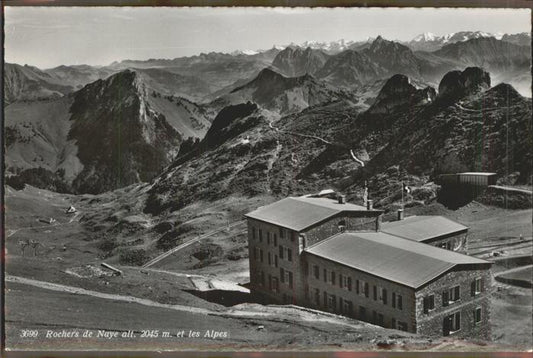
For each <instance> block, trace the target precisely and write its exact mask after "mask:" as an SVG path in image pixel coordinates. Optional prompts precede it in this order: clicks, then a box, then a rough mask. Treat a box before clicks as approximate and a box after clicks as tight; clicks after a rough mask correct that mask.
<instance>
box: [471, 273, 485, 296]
mask: <svg viewBox="0 0 533 358" xmlns="http://www.w3.org/2000/svg"><path fill="white" fill-rule="evenodd" d="M470 287H471V293H472V296H477V295H479V294H480V293H481V292H482V291H483V280H482V279H481V277H478V278H476V279H475V280H474V281H472V284H471V286H470Z"/></svg>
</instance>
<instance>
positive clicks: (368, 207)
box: [366, 200, 374, 210]
mask: <svg viewBox="0 0 533 358" xmlns="http://www.w3.org/2000/svg"><path fill="white" fill-rule="evenodd" d="M366 210H374V201H373V200H367V201H366Z"/></svg>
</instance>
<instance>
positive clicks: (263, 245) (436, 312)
mask: <svg viewBox="0 0 533 358" xmlns="http://www.w3.org/2000/svg"><path fill="white" fill-rule="evenodd" d="M381 214H382V212H381V211H379V210H374V209H367V208H364V207H362V206H358V205H353V204H348V203H345V202H344V200H343V199H339V200H332V199H328V198H313V197H299V198H286V199H283V200H281V201H278V202H276V203H273V204H271V205H267V206H265V207H262V208H259V209H257V210H255V211H254V212H251V213H249V214H247V215H246V216H247V219H248V239H249V245H248V247H249V254H250V288H251V292H252V294H253V295H254V296H256V297H257V298H259V299H261V300H263V301H264V302H271V303H285V304H286V303H291V304H297V305H300V306H306V307H312V308H316V309H320V310H324V311H328V312H332V313H336V314H342V315H345V316H349V317H352V318H355V319H358V320H362V321H366V322H370V323H373V324H376V325H380V326H383V327H387V328H394V329H399V330H404V331H408V332H413V333H420V334H426V335H432V336H442V335H454V336H457V337H461V338H468V337H475V338H479V339H489V338H490V329H489V324H488V322H489V317H490V312H489V303H488V288H489V287H490V282H491V281H490V270H489V269H490V263H489V262H487V261H484V260H480V259H476V258H473V257H470V256H466V255H463V254H460V253H457V252H453V251H452V250H443V249H442V248H440V247H438V245H437V246H433V245H432V244H430V245H428V244H427V243H424V242H423V241H424V240H421V239H420V237H426V236H427V233H425V234H424V235H420V237H414V238H413V239H408V238H405V237H401V236H396V235H393V234H391V233H389V232H385V231H383V230H382V226H383V227H384V228H385V229H387V226H388V225H387V224H386V223H383V224H382V223H381ZM418 222H419V226H420V227H422V228H424V227H426V226H427V225H425V224H427V223H428V222H432V221H431V220H429V221H428V220H420V221H418ZM424 222H425V224H423V223H424ZM414 223H415V221H413V222H412V223H410V224H409V230H407V231H412V230H414V229H416V225H415V226H413V224H414ZM433 223H434V224H435V223H437V222H435V221H433ZM441 223H442V221H441ZM445 223H446V225H447V226H446V225H445V229H449V228H450V227H451V226H453V225H451V224H450V223H448V222H445ZM457 225H459V224H457ZM456 228H458V229H460V230H459V231H461V233H456V234H457V235H456V236H461V235H464V234H465V233H464V232H462V230H464V228H465V227H462V226H457V227H456ZM388 229H390V230H392V229H391V227H389V228H388ZM441 229H442V226H438V225H437V228H436V229H435V227H434V230H433V231H438V230H441ZM390 230H388V231H390ZM422 231H423V230H422ZM429 231H431V230H429ZM441 231H443V230H441ZM405 232H406V231H405V230H404V231H403V233H404V234H405ZM443 232H444V233H443V235H441V236H446V235H450V232H446V230H444V231H443ZM433 234H434V232H433V233H431V235H432V237H431V240H433V241H432V242H433V243H434V242H438V241H440V240H446V239H448V240H449V239H450V238H451V237H453V235H452V236H449V237H448V238H446V237H445V238H439V237H438V235H437V236H435V235H433ZM415 236H416V235H415Z"/></svg>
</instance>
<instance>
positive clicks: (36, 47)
mask: <svg viewBox="0 0 533 358" xmlns="http://www.w3.org/2000/svg"><path fill="white" fill-rule="evenodd" d="M463 30H480V31H486V32H492V33H517V32H529V31H531V22H530V11H529V10H528V9H397V8H389V9H377V8H375V9H357V8H352V9H347V8H333V9H327V8H320V9H307V8H295V9H289V8H125V7H121V8H119V7H105V8H104V7H101V8H80V7H78V8H69V7H63V8H61V7H18V8H17V7H6V8H5V60H6V62H15V63H19V64H30V65H34V66H37V67H40V68H49V67H54V66H57V65H60V64H65V65H71V64H90V65H107V64H109V63H111V62H113V61H120V60H123V59H141V60H142V59H148V58H175V57H181V56H190V55H195V54H199V53H201V52H210V51H217V52H232V51H234V50H246V49H250V50H256V49H268V48H271V47H272V46H273V45H274V44H276V45H286V44H289V43H291V42H294V43H302V42H304V41H306V40H316V41H333V40H339V39H345V40H347V41H348V40H363V39H366V38H367V37H375V36H377V35H378V34H380V35H382V36H383V37H384V38H386V39H391V40H394V39H398V40H410V39H412V38H413V37H415V36H416V35H418V34H420V33H423V32H432V33H435V34H437V35H443V34H446V33H450V32H457V31H463Z"/></svg>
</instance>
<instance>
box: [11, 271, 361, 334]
mask: <svg viewBox="0 0 533 358" xmlns="http://www.w3.org/2000/svg"><path fill="white" fill-rule="evenodd" d="M5 280H6V282H13V283H18V284H23V285H30V286H35V287H39V288H42V289H46V290H51V291H58V292H64V293H70V294H75V295H84V296H92V297H97V298H103V299H108V300H113V301H121V302H128V303H137V304H140V305H144V306H150V307H157V308H166V309H171V310H174V311H181V312H187V313H195V314H201V315H209V316H220V317H228V318H253V319H266V320H273V321H279V320H280V317H289V316H291V317H294V319H295V320H301V321H305V322H324V323H331V324H336V325H341V326H348V327H352V328H361V326H362V325H364V324H365V323H361V322H357V321H352V320H350V319H347V318H344V317H341V316H336V315H333V314H330V313H327V312H321V311H316V310H313V309H308V308H303V307H298V306H293V305H289V306H269V307H264V306H260V305H251V306H250V307H242V306H243V305H240V306H241V307H242V308H240V307H237V308H231V309H229V310H223V311H216V310H210V309H206V308H198V307H192V306H184V305H171V304H164V303H159V302H155V301H151V300H148V299H144V298H138V297H132V296H124V295H118V294H111V293H103V292H97V291H91V290H86V289H83V288H79V287H73V286H67V285H61V284H57V283H52V282H45V281H38V280H33V279H29V278H24V277H19V276H6V277H5Z"/></svg>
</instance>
